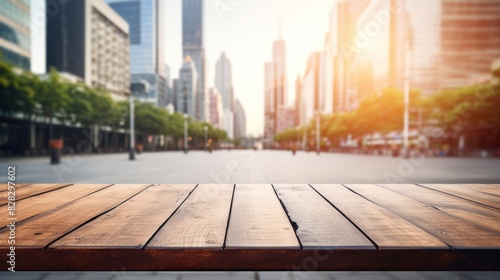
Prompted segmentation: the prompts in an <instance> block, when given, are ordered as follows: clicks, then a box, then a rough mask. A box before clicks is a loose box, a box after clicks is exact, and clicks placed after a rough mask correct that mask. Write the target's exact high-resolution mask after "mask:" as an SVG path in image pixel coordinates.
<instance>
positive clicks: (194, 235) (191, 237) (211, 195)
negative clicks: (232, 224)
mask: <svg viewBox="0 0 500 280" xmlns="http://www.w3.org/2000/svg"><path fill="white" fill-rule="evenodd" d="M233 188H234V185H215V184H214V185H199V186H197V187H196V189H195V190H194V191H193V193H192V194H191V195H190V196H189V198H188V199H187V200H186V201H185V202H184V203H183V204H182V205H181V207H179V209H178V210H177V211H176V212H175V214H174V215H173V216H172V217H171V218H170V219H169V220H168V221H167V223H165V225H163V227H162V228H161V229H160V230H159V231H158V232H157V233H156V234H155V236H154V237H153V239H152V240H151V242H150V243H149V244H148V246H147V249H151V248H155V249H158V248H164V249H212V250H222V249H223V245H224V238H225V234H226V229H227V221H228V219H229V211H230V208H231V201H232V197H233Z"/></svg>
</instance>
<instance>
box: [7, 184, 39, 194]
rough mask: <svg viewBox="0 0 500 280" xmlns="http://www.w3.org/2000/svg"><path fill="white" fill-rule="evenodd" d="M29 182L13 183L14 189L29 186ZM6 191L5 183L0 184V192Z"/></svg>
mask: <svg viewBox="0 0 500 280" xmlns="http://www.w3.org/2000/svg"><path fill="white" fill-rule="evenodd" d="M29 185H31V184H17V183H16V184H15V187H16V190H17V189H19V188H22V187H26V186H29ZM6 191H7V184H0V193H2V192H6Z"/></svg>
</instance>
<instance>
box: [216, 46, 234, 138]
mask: <svg viewBox="0 0 500 280" xmlns="http://www.w3.org/2000/svg"><path fill="white" fill-rule="evenodd" d="M215 88H216V89H217V91H218V92H219V93H220V95H221V97H222V107H223V119H224V127H223V129H224V130H225V131H226V132H227V133H228V136H229V137H230V138H233V136H234V135H233V130H234V89H233V76H232V68H231V62H230V61H229V59H228V57H227V55H226V53H224V52H223V53H221V55H220V57H219V59H218V60H217V63H216V65H215Z"/></svg>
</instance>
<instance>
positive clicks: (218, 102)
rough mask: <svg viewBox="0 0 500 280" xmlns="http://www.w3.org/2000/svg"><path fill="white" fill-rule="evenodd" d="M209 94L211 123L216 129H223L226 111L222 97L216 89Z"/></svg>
mask: <svg viewBox="0 0 500 280" xmlns="http://www.w3.org/2000/svg"><path fill="white" fill-rule="evenodd" d="M209 93H210V123H211V124H212V125H213V126H214V127H216V128H219V129H223V128H224V116H223V110H224V109H223V105H222V96H221V95H220V93H219V92H218V91H217V89H215V88H211V89H210V91H209Z"/></svg>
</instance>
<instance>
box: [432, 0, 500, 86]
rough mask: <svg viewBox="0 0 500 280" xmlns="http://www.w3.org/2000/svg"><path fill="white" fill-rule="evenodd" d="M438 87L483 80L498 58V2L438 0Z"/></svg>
mask: <svg viewBox="0 0 500 280" xmlns="http://www.w3.org/2000/svg"><path fill="white" fill-rule="evenodd" d="M441 5H442V6H441V28H440V30H441V33H440V35H441V43H440V52H441V53H440V67H439V68H440V73H439V78H440V83H439V87H440V88H441V89H451V88H457V87H462V86H466V85H469V84H472V83H475V82H477V81H478V80H484V79H485V78H487V77H489V75H490V73H491V64H492V63H493V61H494V60H495V59H497V58H499V57H500V40H499V38H500V1H496V0H463V1H451V0H441Z"/></svg>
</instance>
